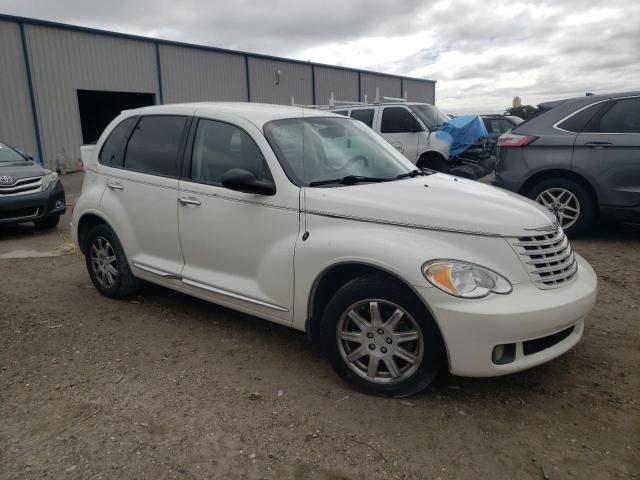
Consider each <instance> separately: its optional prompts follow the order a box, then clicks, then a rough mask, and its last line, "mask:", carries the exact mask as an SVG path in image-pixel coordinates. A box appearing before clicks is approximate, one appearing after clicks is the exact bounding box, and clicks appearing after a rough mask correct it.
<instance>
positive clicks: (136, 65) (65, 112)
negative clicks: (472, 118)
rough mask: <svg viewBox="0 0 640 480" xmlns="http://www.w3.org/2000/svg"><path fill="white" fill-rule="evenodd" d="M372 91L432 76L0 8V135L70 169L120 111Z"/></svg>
mask: <svg viewBox="0 0 640 480" xmlns="http://www.w3.org/2000/svg"><path fill="white" fill-rule="evenodd" d="M376 89H379V93H380V95H385V96H391V97H400V96H403V95H407V96H408V98H409V99H410V100H414V101H423V102H427V103H434V100H435V82H434V81H431V80H423V79H416V78H408V77H403V76H396V75H388V74H383V73H376V72H369V71H364V70H358V69H352V68H344V67H336V66H331V65H324V64H318V63H311V62H302V61H298V60H290V59H285V58H278V57H272V56H267V55H258V54H252V53H245V52H239V51H233V50H225V49H220V48H212V47H205V46H200V45H192V44H186V43H180V42H172V41H166V40H158V39H153V38H147V37H140V36H134V35H127V34H122V33H114V32H107V31H102V30H96V29H89V28H84V27H78V26H72V25H65V24H60V23H54V22H47V21H41V20H34V19H28V18H21V17H14V16H8V15H1V14H0V140H1V141H4V142H5V143H8V144H11V145H14V146H17V147H20V148H21V149H23V150H25V151H27V152H30V153H31V154H33V155H34V156H37V157H39V158H41V159H42V160H43V162H44V164H45V165H46V166H47V167H48V168H52V169H59V170H62V171H72V170H76V169H77V168H78V165H79V159H80V145H82V144H90V143H94V142H95V141H96V140H97V139H98V136H99V135H100V133H101V132H102V130H103V128H104V127H105V126H106V125H107V124H108V123H109V122H110V121H111V120H112V119H113V118H114V117H115V116H116V115H118V114H119V113H120V111H122V110H125V109H128V108H135V107H140V106H145V105H154V104H160V103H176V102H186V101H206V100H227V101H249V102H266V103H280V104H290V103H291V97H294V98H295V102H296V103H300V104H315V103H323V104H326V103H328V100H329V96H330V94H331V92H334V94H335V98H336V99H347V100H364V98H365V95H366V96H367V98H368V100H373V98H374V97H375V95H376Z"/></svg>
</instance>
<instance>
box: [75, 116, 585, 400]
mask: <svg viewBox="0 0 640 480" xmlns="http://www.w3.org/2000/svg"><path fill="white" fill-rule="evenodd" d="M73 235H74V239H75V241H76V242H77V244H78V246H79V248H80V249H81V251H82V252H83V253H84V254H85V256H86V264H87V269H88V271H89V275H90V277H91V279H92V281H93V283H94V285H95V286H96V288H97V289H98V290H99V291H100V292H101V293H102V294H104V295H106V296H109V297H122V296H125V295H129V294H131V293H133V292H134V291H135V289H136V288H137V287H138V285H139V283H140V280H146V281H149V282H153V283H157V284H159V285H163V286H165V287H168V288H171V289H174V290H178V291H180V292H184V293H186V294H188V295H193V296H195V297H199V298H202V299H206V300H209V301H211V302H215V303H217V304H220V305H224V306H227V307H230V308H233V309H236V310H240V311H243V312H246V313H249V314H251V315H255V316H258V317H261V318H264V319H266V320H270V321H273V322H276V323H280V324H283V325H287V326H290V327H293V328H296V329H298V330H303V331H306V332H307V334H308V335H309V336H310V337H311V338H312V339H317V340H318V341H319V342H320V343H321V345H322V348H323V351H324V352H325V354H326V356H327V357H328V359H329V361H330V362H331V365H332V366H333V368H334V369H335V370H336V372H337V373H338V374H339V375H340V376H341V377H342V378H344V379H346V380H347V381H349V382H351V383H352V384H354V385H355V386H356V387H358V388H359V389H361V390H364V391H365V392H369V393H375V394H380V395H390V396H404V395H410V394H413V393H416V392H418V391H419V390H421V389H423V388H424V387H426V386H427V385H429V384H430V383H431V382H432V381H433V379H434V377H435V376H436V374H437V373H438V372H439V371H441V370H442V369H443V368H448V369H449V371H450V372H452V373H453V374H456V375H465V376H494V375H502V374H506V373H511V372H516V371H519V370H523V369H526V368H529V367H533V366H535V365H539V364H541V363H544V362H546V361H548V360H551V359H553V358H555V357H557V356H559V355H561V354H562V353H564V352H566V351H567V350H569V349H570V348H572V347H573V346H574V345H576V343H578V341H579V340H580V338H581V336H582V332H583V329H584V319H585V316H586V315H587V314H588V313H589V311H590V310H591V309H592V307H593V305H594V302H595V299H596V288H597V282H596V276H595V274H594V271H593V270H592V269H591V267H590V266H589V264H588V263H587V262H586V261H585V260H583V259H582V258H581V257H580V256H579V255H577V254H576V253H573V252H572V251H571V246H570V245H569V242H568V240H567V238H566V237H565V235H564V233H563V231H562V229H561V228H560V227H558V225H557V224H556V223H555V220H554V217H553V216H552V215H551V213H549V212H548V211H547V210H546V209H544V208H542V207H540V206H539V205H537V204H536V203H534V202H532V201H529V200H527V199H525V198H523V197H520V196H517V195H514V194H511V193H509V192H506V191H503V190H499V189H497V188H493V187H490V186H488V185H483V184H480V183H476V182H473V181H468V180H464V179H459V178H455V177H451V176H448V175H443V174H440V173H434V172H431V171H421V170H416V167H415V166H414V165H413V164H412V163H411V162H410V161H409V160H407V159H406V158H405V157H404V156H402V155H401V154H400V153H398V152H397V151H396V150H395V149H394V148H393V147H392V146H391V145H389V144H388V143H387V142H386V141H385V140H383V139H382V138H381V137H380V136H379V135H377V134H376V133H374V132H373V131H372V130H371V129H369V128H368V127H366V126H365V125H364V124H363V123H362V122H359V121H356V120H352V119H349V118H345V117H344V116H342V115H336V114H332V113H328V112H321V111H316V110H306V109H302V108H296V107H283V106H275V105H261V104H254V103H194V104H182V105H166V106H154V107H147V108H141V109H138V110H131V111H126V112H123V113H122V114H121V115H120V116H119V117H118V118H116V119H115V120H114V121H113V122H112V123H111V124H110V125H109V126H108V127H107V129H106V130H105V132H104V133H103V134H102V136H101V137H100V140H99V141H98V144H97V147H96V150H95V153H94V155H93V158H92V159H91V161H90V162H89V165H87V169H86V176H85V179H84V185H83V189H82V195H81V196H80V198H79V200H78V202H77V204H76V205H75V209H74V212H73Z"/></svg>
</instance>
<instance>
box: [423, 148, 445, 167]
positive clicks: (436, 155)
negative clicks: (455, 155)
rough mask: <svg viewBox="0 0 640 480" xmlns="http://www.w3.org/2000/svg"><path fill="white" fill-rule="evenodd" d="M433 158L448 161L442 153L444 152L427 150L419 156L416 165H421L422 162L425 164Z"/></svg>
mask: <svg viewBox="0 0 640 480" xmlns="http://www.w3.org/2000/svg"><path fill="white" fill-rule="evenodd" d="M431 158H438V159H442V161H444V162H446V161H448V160H447V158H446V157H445V156H444V155H443V154H442V152H440V151H438V150H425V151H423V152H422V153H421V154H420V156H419V157H418V161H417V162H416V165H417V166H418V167H420V166H421V164H425V163H426V162H427V161H428V160H429V159H431Z"/></svg>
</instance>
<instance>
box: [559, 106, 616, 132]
mask: <svg viewBox="0 0 640 480" xmlns="http://www.w3.org/2000/svg"><path fill="white" fill-rule="evenodd" d="M608 104H609V103H608V102H602V103H596V104H595V105H591V106H590V107H587V108H585V109H584V110H580V111H579V112H578V113H576V114H575V115H573V116H571V117H569V118H567V119H566V120H565V121H564V122H562V123H560V124H559V125H558V127H559V128H562V129H563V130H567V131H569V132H575V133H579V132H581V131H582V130H583V129H584V128H585V125H587V123H589V120H591V119H592V118H593V117H594V116H595V115H596V113H598V112H599V111H600V110H602V108H603V107H604V106H605V105H608Z"/></svg>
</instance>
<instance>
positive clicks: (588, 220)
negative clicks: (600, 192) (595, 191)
mask: <svg viewBox="0 0 640 480" xmlns="http://www.w3.org/2000/svg"><path fill="white" fill-rule="evenodd" d="M528 197H529V198H531V199H532V200H535V201H536V202H537V203H539V204H540V205H542V206H544V207H545V208H547V209H548V210H549V211H550V212H551V213H553V214H554V215H555V217H556V219H557V220H558V223H559V224H560V226H561V227H562V229H563V230H564V231H565V233H566V234H567V235H568V236H570V237H574V238H575V237H578V236H580V235H583V234H584V233H586V232H587V231H588V230H589V229H590V228H591V226H592V225H593V223H594V222H595V219H596V213H597V207H596V204H595V201H594V199H593V196H592V195H591V193H590V192H589V191H588V190H587V189H586V188H585V187H584V186H583V185H582V184H580V183H579V182H576V181H575V180H572V179H569V178H547V179H545V180H542V181H541V182H539V183H537V184H536V185H534V186H533V188H531V189H530V190H529V193H528Z"/></svg>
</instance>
